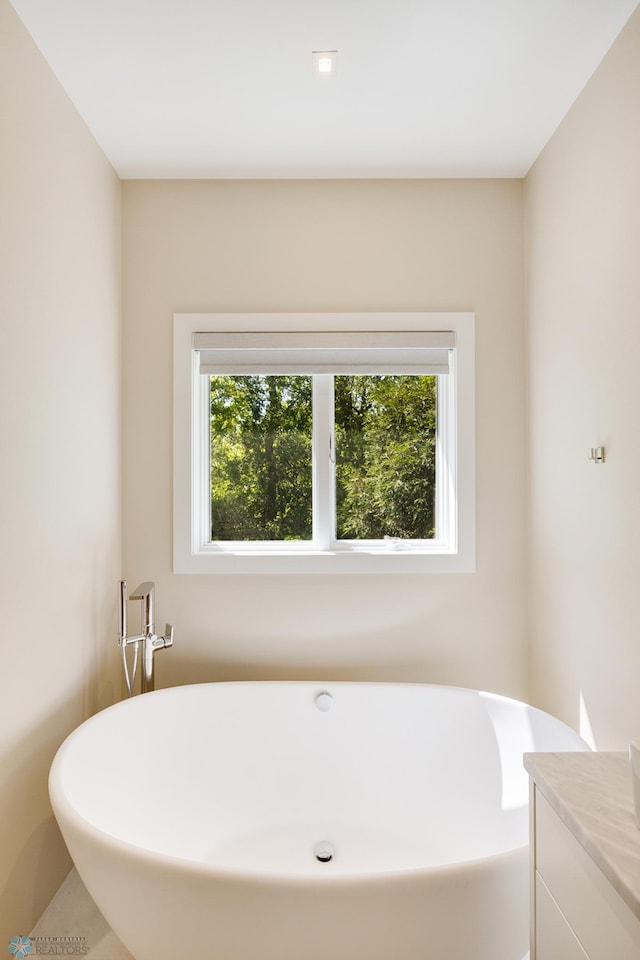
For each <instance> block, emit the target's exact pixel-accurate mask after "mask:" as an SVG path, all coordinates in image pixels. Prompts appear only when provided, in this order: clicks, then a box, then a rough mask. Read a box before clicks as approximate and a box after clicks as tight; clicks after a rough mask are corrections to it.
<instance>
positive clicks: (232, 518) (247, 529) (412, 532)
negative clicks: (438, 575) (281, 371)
mask: <svg viewBox="0 0 640 960" xmlns="http://www.w3.org/2000/svg"><path fill="white" fill-rule="evenodd" d="M334 382H335V434H336V451H337V457H336V508H337V536H338V538H339V539H356V540H363V539H375V540H378V539H382V538H384V537H397V538H401V539H422V538H430V537H433V536H434V526H435V510H434V494H435V434H436V406H437V405H436V389H437V388H436V384H437V378H436V377H408V376H339V377H335V381H334ZM311 395H312V387H311V377H309V376H258V375H255V376H216V377H211V390H210V404H211V406H210V413H211V504H212V510H211V513H212V524H211V526H212V530H211V535H212V539H213V540H245V541H248V540H310V539H311V538H312V496H313V494H312V401H311Z"/></svg>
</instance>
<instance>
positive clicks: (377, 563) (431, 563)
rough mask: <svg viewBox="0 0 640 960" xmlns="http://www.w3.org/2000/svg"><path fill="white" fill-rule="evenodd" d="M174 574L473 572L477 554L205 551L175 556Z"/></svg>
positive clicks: (384, 551) (385, 551)
mask: <svg viewBox="0 0 640 960" xmlns="http://www.w3.org/2000/svg"><path fill="white" fill-rule="evenodd" d="M173 572H174V573H186V574H234V575H237V574H252V575H255V574H272V575H278V574H285V575H290V574H303V575H305V574H309V575H316V574H319V573H321V574H337V575H340V576H342V575H344V574H391V573H399V574H407V573H418V574H423V573H429V574H438V573H473V572H475V557H473V556H465V555H464V554H462V553H434V552H417V551H412V552H407V551H389V550H381V551H379V552H367V553H362V552H355V551H349V552H331V551H326V552H322V551H301V550H296V551H291V552H285V551H280V550H278V551H274V552H273V553H265V552H260V553H257V552H253V553H252V552H249V551H242V552H235V553H232V552H228V553H222V552H216V553H213V552H204V551H203V552H202V553H200V554H195V555H191V556H189V557H182V558H178V557H176V558H174V567H173Z"/></svg>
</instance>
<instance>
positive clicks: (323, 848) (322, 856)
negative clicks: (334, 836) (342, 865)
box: [313, 840, 333, 863]
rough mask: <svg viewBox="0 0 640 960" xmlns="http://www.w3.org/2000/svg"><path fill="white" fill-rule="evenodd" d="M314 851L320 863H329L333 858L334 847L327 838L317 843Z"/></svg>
mask: <svg viewBox="0 0 640 960" xmlns="http://www.w3.org/2000/svg"><path fill="white" fill-rule="evenodd" d="M313 852H314V854H315V858H316V860H317V861H318V862H319V863H329V861H330V860H333V847H332V846H331V844H330V843H327V841H326V840H322V841H321V842H320V843H317V844H316V846H315V848H314V851H313Z"/></svg>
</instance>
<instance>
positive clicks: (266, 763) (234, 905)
mask: <svg viewBox="0 0 640 960" xmlns="http://www.w3.org/2000/svg"><path fill="white" fill-rule="evenodd" d="M321 691H328V692H329V693H330V695H331V697H332V698H333V701H332V705H331V709H329V710H327V711H322V710H320V709H318V706H317V705H316V697H317V695H318V694H319V693H320V692H321ZM584 749H588V748H587V747H586V745H585V744H584V742H583V741H582V740H581V739H580V738H579V737H578V735H577V734H576V733H575V732H574V731H573V730H570V729H569V728H568V727H566V726H565V725H563V724H562V723H560V722H559V721H558V720H555V719H553V718H552V717H550V716H548V715H547V714H544V713H541V712H540V711H538V710H535V709H533V708H531V707H529V706H527V705H525V704H522V703H519V702H517V701H514V700H508V699H505V698H502V697H496V696H492V695H490V694H486V693H478V692H476V691H472V690H463V689H457V688H451V687H438V686H428V685H424V684H384V683H381V684H376V683H372V684H369V683H326V684H317V683H308V682H300V683H298V682H293V683H288V682H275V683H269V682H255V683H217V684H198V685H194V686H184V687H174V688H171V689H168V690H160V691H157V692H155V693H149V694H145V695H144V696H139V697H135V698H133V699H130V700H126V701H124V702H123V703H119V704H116V705H115V706H113V707H110V708H109V709H107V710H105V711H103V712H102V713H100V714H98V715H97V716H95V717H93V718H92V719H90V720H88V721H87V722H86V723H84V724H83V725H82V726H81V727H79V728H78V729H77V730H76V731H74V733H72V734H71V736H70V737H69V738H68V739H67V740H66V741H65V743H64V744H63V745H62V747H61V748H60V750H59V751H58V754H57V756H56V758H55V760H54V763H53V765H52V768H51V775H50V782H49V789H50V795H51V801H52V804H53V808H54V811H55V814H56V817H57V819H58V822H59V824H60V827H61V829H62V833H63V835H64V838H65V841H66V843H67V846H68V847H69V850H70V853H71V856H72V857H73V860H74V861H75V864H76V866H77V868H78V871H79V873H80V875H81V877H82V879H83V880H84V883H85V884H86V886H87V888H88V890H89V892H90V893H91V895H92V897H93V898H94V900H95V902H96V904H97V905H98V907H99V908H100V910H101V911H102V913H103V914H104V916H105V917H106V919H107V921H108V922H109V923H110V925H111V926H112V928H113V930H114V931H115V932H116V934H117V935H118V936H119V937H120V938H121V940H122V941H123V942H124V944H125V945H126V946H127V947H128V948H129V950H130V951H131V953H133V955H134V956H135V957H136V958H137V960H178V958H180V957H186V956H196V955H197V956H202V957H207V958H211V960H327V958H330V960H391V958H394V960H427V958H432V960H522V958H523V957H526V955H527V950H528V865H527V842H528V811H527V806H528V784H527V778H526V774H525V772H524V769H523V767H522V754H523V752H525V751H531V750H535V751H539V750H584ZM322 841H326V842H327V843H328V844H330V847H331V849H332V851H333V856H332V859H331V860H330V861H328V862H320V861H318V859H316V856H315V854H314V851H315V848H316V845H317V844H318V843H320V842H322Z"/></svg>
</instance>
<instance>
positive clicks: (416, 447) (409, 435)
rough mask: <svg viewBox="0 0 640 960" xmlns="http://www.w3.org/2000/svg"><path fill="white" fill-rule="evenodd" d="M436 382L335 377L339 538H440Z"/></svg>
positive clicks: (422, 378) (423, 378)
mask: <svg viewBox="0 0 640 960" xmlns="http://www.w3.org/2000/svg"><path fill="white" fill-rule="evenodd" d="M437 382H438V378H437V376H429V377H409V376H377V377H376V376H349V377H342V376H340V377H336V378H335V398H336V399H335V433H336V512H337V530H336V535H337V537H338V539H339V540H380V539H383V538H384V537H396V538H401V539H408V540H414V539H431V538H433V537H434V536H435V490H436V426H437V424H436V414H437Z"/></svg>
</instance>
